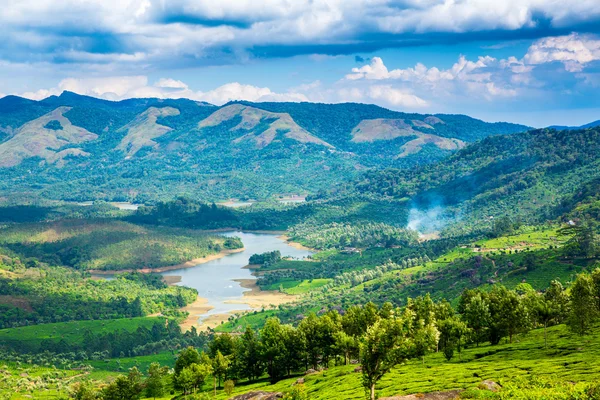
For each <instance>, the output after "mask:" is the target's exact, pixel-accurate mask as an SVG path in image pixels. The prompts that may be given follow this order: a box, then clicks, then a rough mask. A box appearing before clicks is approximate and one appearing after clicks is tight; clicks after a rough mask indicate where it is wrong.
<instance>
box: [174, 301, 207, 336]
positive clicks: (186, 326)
mask: <svg viewBox="0 0 600 400" xmlns="http://www.w3.org/2000/svg"><path fill="white" fill-rule="evenodd" d="M213 308H214V307H213V306H211V305H210V304H208V299H205V298H203V297H200V296H198V298H197V299H196V301H194V302H193V303H191V304H188V305H187V306H185V307H183V308H182V309H181V311H187V312H188V316H187V318H186V319H185V320H184V321H183V322H182V323H180V324H179V326H180V327H181V330H182V331H183V332H187V331H189V330H191V329H192V326H195V327H196V329H198V318H200V316H202V315H204V314H206V313H207V312H209V311H210V310H212V309H213Z"/></svg>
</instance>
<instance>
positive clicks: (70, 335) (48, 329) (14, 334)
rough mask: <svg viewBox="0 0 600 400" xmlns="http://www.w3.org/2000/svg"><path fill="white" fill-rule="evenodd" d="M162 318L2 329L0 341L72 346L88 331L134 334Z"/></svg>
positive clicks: (162, 320)
mask: <svg viewBox="0 0 600 400" xmlns="http://www.w3.org/2000/svg"><path fill="white" fill-rule="evenodd" d="M164 320H165V319H164V318H162V317H136V318H121V319H112V320H101V321H71V322H57V323H52V324H41V325H32V326H22V327H18V328H7V329H0V341H2V342H4V343H8V342H18V343H25V344H28V345H32V346H35V347H38V346H39V345H40V344H41V343H42V342H44V341H46V340H50V341H56V342H58V341H60V340H63V339H64V340H65V341H67V342H68V343H72V344H81V343H82V341H83V336H84V333H85V332H86V331H88V330H89V331H92V332H94V333H95V334H104V333H110V332H115V331H120V330H126V331H129V332H133V331H135V330H136V329H138V328H139V327H145V328H148V329H150V328H152V326H153V325H154V324H155V323H156V322H163V323H164Z"/></svg>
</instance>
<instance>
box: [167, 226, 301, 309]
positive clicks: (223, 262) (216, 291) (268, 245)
mask: <svg viewBox="0 0 600 400" xmlns="http://www.w3.org/2000/svg"><path fill="white" fill-rule="evenodd" d="M223 235H224V236H237V237H239V238H240V239H242V243H244V250H243V251H241V252H239V253H232V254H228V255H226V256H224V257H222V258H219V259H216V260H212V261H209V262H206V263H203V264H199V265H197V266H195V267H191V268H182V269H176V270H170V271H166V272H163V273H161V275H173V276H179V277H181V281H180V282H178V283H177V284H178V285H182V286H188V287H191V288H195V289H197V290H198V295H199V296H200V297H203V298H205V299H207V300H208V305H210V306H213V307H214V308H213V309H212V310H210V311H209V312H208V313H207V314H204V315H203V316H202V317H201V318H200V320H202V319H204V318H206V317H208V316H209V315H212V314H224V313H228V312H231V311H234V310H247V309H249V308H250V307H249V306H248V305H247V304H230V303H227V301H231V300H239V299H241V298H242V297H243V295H244V292H245V291H247V290H249V289H245V288H243V287H242V286H241V285H240V283H238V282H236V281H234V279H254V278H255V277H254V276H253V275H252V274H251V271H250V270H249V269H246V268H243V267H245V266H246V265H248V260H249V259H250V256H251V255H253V254H257V253H264V252H267V251H274V250H279V251H280V252H281V255H282V256H289V257H294V258H298V259H302V258H304V257H306V256H308V255H310V254H312V252H311V251H309V250H304V249H299V248H296V247H292V246H290V245H289V244H288V243H287V242H286V241H285V240H283V239H281V238H280V237H279V236H278V235H276V234H267V233H248V232H225V233H223Z"/></svg>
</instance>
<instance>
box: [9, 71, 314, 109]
mask: <svg viewBox="0 0 600 400" xmlns="http://www.w3.org/2000/svg"><path fill="white" fill-rule="evenodd" d="M65 90H68V91H71V92H75V93H79V94H83V95H88V96H93V97H98V98H103V99H107V100H122V99H128V98H134V97H136V98H148V97H154V98H161V99H166V98H172V99H178V98H188V99H192V100H202V101H207V102H209V103H212V104H217V105H221V104H224V103H227V102H228V101H232V100H248V101H295V102H298V101H308V98H307V97H306V96H305V95H303V94H301V93H299V92H296V91H293V90H290V91H288V92H286V93H277V92H273V91H272V90H271V89H269V88H268V87H257V86H252V85H243V84H240V83H238V82H232V83H227V84H225V85H222V86H219V87H217V88H215V89H213V90H209V91H206V92H202V91H197V92H196V91H193V90H191V89H190V88H189V87H188V85H187V84H186V83H184V82H182V81H180V80H175V79H172V78H161V79H159V80H158V81H157V82H156V83H155V84H154V85H152V86H150V85H148V77H146V76H143V75H140V76H115V77H104V78H86V79H81V78H67V79H63V80H62V81H60V82H59V84H58V86H57V87H55V88H51V89H40V90H38V91H36V92H26V93H22V94H20V96H23V97H26V98H29V99H32V100H41V99H44V98H46V97H48V96H52V95H60V94H61V93H62V92H63V91H65Z"/></svg>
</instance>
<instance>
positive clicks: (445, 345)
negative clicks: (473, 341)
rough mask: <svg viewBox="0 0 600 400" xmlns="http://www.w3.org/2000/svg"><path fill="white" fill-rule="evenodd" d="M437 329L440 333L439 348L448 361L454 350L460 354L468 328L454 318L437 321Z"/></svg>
mask: <svg viewBox="0 0 600 400" xmlns="http://www.w3.org/2000/svg"><path fill="white" fill-rule="evenodd" d="M437 328H438V330H439V332H440V340H439V348H440V350H441V351H443V352H444V356H445V357H446V359H447V360H448V361H450V360H451V359H452V357H453V356H454V350H458V354H459V355H460V354H461V351H462V340H463V337H464V336H465V335H466V334H467V333H468V331H469V328H468V327H467V324H465V323H464V322H463V321H461V320H460V319H459V318H458V317H456V316H451V317H449V318H446V319H444V320H441V321H438V323H437Z"/></svg>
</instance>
